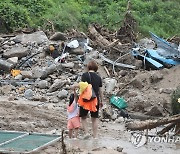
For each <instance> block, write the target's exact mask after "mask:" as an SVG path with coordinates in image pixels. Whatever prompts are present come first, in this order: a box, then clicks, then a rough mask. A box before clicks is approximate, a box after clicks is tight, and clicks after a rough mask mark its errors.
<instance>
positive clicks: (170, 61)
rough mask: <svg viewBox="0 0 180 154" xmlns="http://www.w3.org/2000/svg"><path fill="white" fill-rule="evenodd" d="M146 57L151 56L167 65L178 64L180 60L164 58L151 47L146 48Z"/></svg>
mask: <svg viewBox="0 0 180 154" xmlns="http://www.w3.org/2000/svg"><path fill="white" fill-rule="evenodd" d="M146 52H147V54H148V57H151V58H153V59H154V60H156V61H158V62H160V63H162V64H168V65H178V64H180V60H173V59H170V58H169V59H168V58H164V57H163V56H161V55H159V54H158V52H157V50H153V49H147V50H146Z"/></svg>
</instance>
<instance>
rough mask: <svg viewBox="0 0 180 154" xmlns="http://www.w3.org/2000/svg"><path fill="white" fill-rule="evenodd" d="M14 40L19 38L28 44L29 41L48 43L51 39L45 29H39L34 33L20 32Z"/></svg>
mask: <svg viewBox="0 0 180 154" xmlns="http://www.w3.org/2000/svg"><path fill="white" fill-rule="evenodd" d="M14 40H16V41H17V40H18V41H19V42H21V43H22V44H28V43H29V42H31V43H37V44H42V43H47V42H48V41H49V40H48V38H47V36H46V34H45V33H44V32H43V31H38V32H35V33H32V34H20V35H17V36H16V37H15V38H14Z"/></svg>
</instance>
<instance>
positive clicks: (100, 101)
mask: <svg viewBox="0 0 180 154" xmlns="http://www.w3.org/2000/svg"><path fill="white" fill-rule="evenodd" d="M99 99H100V100H99V106H100V107H103V90H102V87H99Z"/></svg>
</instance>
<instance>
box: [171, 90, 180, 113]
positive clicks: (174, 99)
mask: <svg viewBox="0 0 180 154" xmlns="http://www.w3.org/2000/svg"><path fill="white" fill-rule="evenodd" d="M178 99H180V87H178V88H177V89H176V90H175V91H174V92H173V94H172V96H171V107H172V113H173V115H174V114H180V102H178Z"/></svg>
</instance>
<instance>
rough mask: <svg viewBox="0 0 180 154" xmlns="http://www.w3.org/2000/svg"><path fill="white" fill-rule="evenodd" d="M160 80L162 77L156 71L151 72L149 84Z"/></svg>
mask: <svg viewBox="0 0 180 154" xmlns="http://www.w3.org/2000/svg"><path fill="white" fill-rule="evenodd" d="M162 79H163V75H162V74H161V73H160V72H158V71H154V72H151V76H150V77H149V81H150V83H157V82H159V81H160V80H162Z"/></svg>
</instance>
